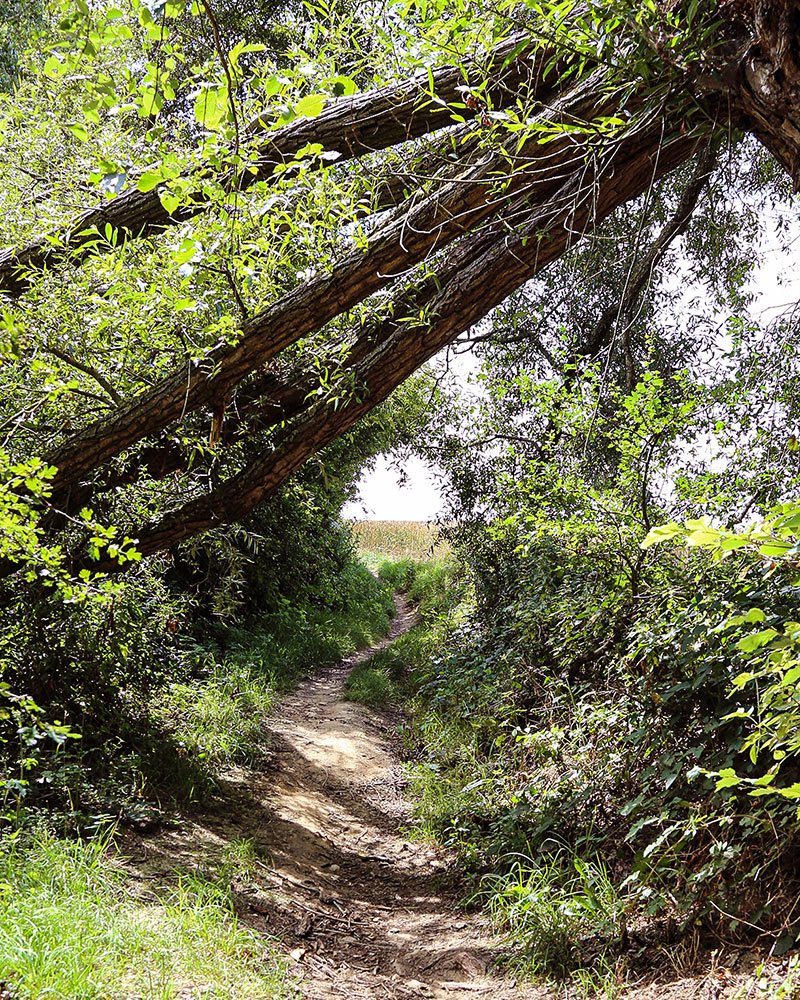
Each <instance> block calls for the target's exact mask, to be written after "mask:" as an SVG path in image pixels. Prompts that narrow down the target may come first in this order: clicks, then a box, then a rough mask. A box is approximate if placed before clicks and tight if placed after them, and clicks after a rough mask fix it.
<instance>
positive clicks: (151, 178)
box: [136, 170, 162, 192]
mask: <svg viewBox="0 0 800 1000" xmlns="http://www.w3.org/2000/svg"><path fill="white" fill-rule="evenodd" d="M161 179H162V178H161V172H160V171H155V170H149V171H148V172H147V173H144V174H142V176H141V177H140V178H139V181H138V183H137V185H136V187H137V188H138V190H139V191H144V192H147V191H152V190H153V188H154V187H157V186H158V185H159V184H160V183H161Z"/></svg>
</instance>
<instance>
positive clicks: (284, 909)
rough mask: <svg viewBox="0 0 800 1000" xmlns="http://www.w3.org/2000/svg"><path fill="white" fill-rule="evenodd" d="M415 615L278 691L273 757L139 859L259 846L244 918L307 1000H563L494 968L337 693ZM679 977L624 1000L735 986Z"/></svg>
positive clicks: (486, 931)
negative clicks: (405, 829) (277, 950)
mask: <svg viewBox="0 0 800 1000" xmlns="http://www.w3.org/2000/svg"><path fill="white" fill-rule="evenodd" d="M413 620H414V613H413V610H412V609H411V607H410V606H409V605H408V603H407V602H406V601H405V600H403V599H402V598H397V617H396V618H395V620H394V622H393V625H392V631H391V634H390V635H389V637H388V638H387V639H385V640H384V641H383V642H381V643H379V644H378V645H377V646H374V647H372V648H371V649H369V650H365V651H362V652H361V653H358V654H356V655H355V656H353V657H351V658H349V659H347V660H345V661H343V662H341V663H339V664H336V665H335V666H332V667H329V668H327V669H324V670H321V671H320V672H319V673H317V674H316V675H315V676H314V677H312V678H311V679H310V680H307V681H306V682H305V683H303V684H301V685H300V686H299V687H298V689H297V690H296V691H295V692H294V693H293V694H291V695H290V696H288V697H287V698H285V699H284V700H283V702H282V704H281V706H280V710H279V711H278V712H277V713H276V715H275V716H274V718H273V719H271V720H270V724H269V732H268V734H267V735H268V738H269V741H270V747H271V750H272V763H271V766H269V767H268V768H267V769H266V770H262V771H253V770H249V769H243V768H242V769H236V770H234V771H231V772H228V773H227V774H226V775H225V776H224V777H223V779H222V782H221V784H222V788H221V795H220V796H219V797H218V799H217V800H216V802H214V803H211V804H205V806H204V812H203V814H202V816H199V817H196V818H195V819H193V820H187V821H186V822H185V823H183V824H182V825H181V828H180V829H175V830H162V831H161V832H160V833H158V834H157V835H156V836H154V837H147V838H144V839H139V838H137V843H136V845H135V848H134V850H133V852H132V853H134V854H137V855H138V857H137V858H136V859H134V860H135V865H136V867H137V868H139V871H140V872H142V873H145V874H146V876H147V878H156V879H158V878H160V877H167V878H169V877H171V876H174V873H175V871H176V870H186V869H187V868H191V867H192V866H193V865H194V864H196V863H197V859H198V857H200V858H202V857H203V856H213V855H216V856H218V857H219V856H221V855H222V854H223V853H224V850H225V848H226V847H227V848H229V849H230V847H231V845H235V844H237V843H241V842H242V841H243V840H249V841H251V842H252V844H253V846H254V848H255V851H256V855H257V856H258V857H261V858H264V859H265V860H266V862H267V863H266V864H259V865H257V866H255V867H253V866H252V865H251V866H248V864H247V863H243V864H242V865H241V866H240V870H237V871H236V873H235V874H234V876H233V882H232V889H233V893H234V901H235V906H236V909H237V912H238V913H239V916H240V919H241V920H242V921H244V922H246V923H247V924H249V925H250V926H252V927H254V928H256V929H258V930H259V931H261V932H263V933H264V934H267V935H269V936H270V937H275V936H277V937H278V938H280V939H282V941H283V946H284V949H285V951H286V953H287V954H288V955H290V956H291V958H292V959H293V961H294V962H295V963H296V967H297V971H298V976H299V978H300V982H299V987H298V990H299V995H300V996H301V997H303V998H305V1000H339V998H348V1000H367V998H369V1000H372V998H389V1000H394V998H406V997H433V998H440V997H448V998H456V1000H458V998H470V997H476V998H480V997H483V998H500V997H504V998H512V1000H513V998H519V1000H555V997H554V994H553V993H551V992H550V991H548V990H547V989H545V988H542V987H537V986H534V985H533V984H531V983H530V982H527V981H524V980H523V981H520V982H517V981H516V979H515V978H514V976H513V975H512V974H511V973H508V972H504V971H503V969H502V966H498V964H497V960H498V959H499V958H500V957H501V956H502V953H503V946H502V943H501V942H500V941H498V940H497V939H496V938H495V937H493V936H492V934H491V929H490V928H489V926H488V925H487V923H486V921H485V920H483V919H481V918H479V917H475V916H470V915H465V914H464V913H463V911H461V910H459V908H458V905H457V893H456V891H455V890H454V889H452V888H448V883H449V881H450V880H449V879H448V874H449V872H450V870H451V868H452V863H453V859H451V858H448V857H447V855H446V854H444V853H443V852H442V851H439V850H436V849H434V848H432V847H427V846H424V845H420V844H418V843H410V842H409V841H407V840H405V839H404V838H403V837H402V836H401V835H400V833H399V828H400V827H401V826H402V824H403V822H404V821H405V820H407V819H408V817H409V805H408V803H407V802H406V801H405V800H404V798H403V794H402V789H403V784H404V782H403V776H402V768H401V766H400V765H399V762H398V760H397V758H396V757H395V755H394V754H393V752H392V749H391V747H390V744H389V740H388V732H387V727H386V723H385V721H384V720H382V719H381V717H380V716H378V715H376V714H374V713H371V712H370V711H369V710H367V709H365V708H363V707H362V706H359V705H355V704H353V703H350V702H346V701H344V700H342V686H343V684H344V681H345V679H346V678H347V675H348V674H349V672H350V671H351V670H352V668H353V666H354V665H355V664H356V663H359V662H361V661H363V660H365V659H367V658H368V657H369V656H371V655H372V654H373V653H375V652H376V651H377V650H378V649H382V648H384V647H385V646H386V645H388V643H389V642H391V641H392V640H393V639H394V638H396V637H397V636H398V635H400V634H401V633H402V632H404V631H406V630H407V629H408V628H409V627H410V626H411V624H413ZM209 808H210V809H212V810H213V811H211V812H209V811H208V810H209ZM127 846H128V848H131V847H132V846H133V845H130V844H129V845H127ZM653 971H654V972H655V971H657V970H653ZM663 971H664V972H667V970H666V969H665V970H663ZM675 971H676V970H674V969H673V970H672V975H669V974H667V975H666V976H664V979H666V980H667V982H664V981H663V980H662V982H660V983H658V984H655V983H654V984H651V985H650V986H649V987H648V986H645V987H644V988H642V987H640V988H639V989H635V990H632V991H631V992H630V993H626V996H628V997H630V998H631V1000H633V998H636V1000H655V998H656V997H658V998H659V1000H660V998H662V997H663V998H666V997H670V998H671V1000H672V998H674V1000H687V998H700V997H702V998H703V1000H706V998H708V1000H712V998H713V1000H718V998H720V997H722V996H729V995H731V993H732V992H733V991H732V989H731V986H732V985H737V984H738V983H741V982H742V980H741V979H740V978H739V977H731V978H729V976H730V973H729V972H728V970H724V972H723V970H721V969H719V967H717V968H715V969H712V970H711V973H710V974H709V973H708V970H706V975H703V976H700V977H695V976H691V977H689V978H686V979H681V978H680V976H676V975H675ZM721 973H722V975H721ZM660 978H661V977H659V979H660ZM670 980H671V982H670ZM737 980H738V983H737ZM558 995H559V996H560V997H563V996H565V995H568V994H567V993H565V992H560V993H559V994H558Z"/></svg>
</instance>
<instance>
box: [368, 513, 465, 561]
mask: <svg viewBox="0 0 800 1000" xmlns="http://www.w3.org/2000/svg"><path fill="white" fill-rule="evenodd" d="M353 532H354V534H355V536H356V541H357V543H358V547H359V549H360V550H361V551H362V552H372V553H375V554H377V555H381V556H386V557H389V558H392V559H429V558H430V557H431V555H437V556H441V555H444V554H445V553H446V552H449V551H450V546H449V545H448V544H447V542H444V541H441V540H440V539H439V529H438V527H436V525H429V524H428V523H427V522H425V521H353Z"/></svg>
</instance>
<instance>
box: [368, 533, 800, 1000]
mask: <svg viewBox="0 0 800 1000" xmlns="http://www.w3.org/2000/svg"><path fill="white" fill-rule="evenodd" d="M470 541H471V544H470V548H469V550H468V555H469V559H470V562H471V570H470V571H469V572H467V571H466V570H465V569H464V568H460V569H459V568H458V564H457V562H456V561H455V560H454V559H452V558H451V560H450V562H449V565H448V569H447V571H446V575H443V571H442V568H441V566H439V567H437V566H436V565H435V564H434V565H427V566H426V565H424V564H423V565H421V566H420V565H419V564H413V563H410V562H408V561H407V560H401V561H400V562H398V563H395V564H392V565H388V564H387V565H385V566H383V567H382V568H381V574H382V576H384V577H385V578H387V579H390V580H392V582H393V584H394V585H396V586H399V587H400V588H404V589H406V590H407V592H409V593H410V594H411V595H412V597H413V598H414V599H415V600H416V601H418V602H420V607H421V608H422V609H424V610H423V612H422V614H421V618H420V623H419V624H418V625H417V627H416V628H414V629H412V631H411V632H409V633H408V634H407V635H406V636H403V637H402V638H401V639H400V640H398V641H397V642H395V643H393V644H392V646H391V647H390V648H389V649H387V650H386V651H385V652H383V653H381V654H379V655H378V656H376V657H375V658H373V660H372V661H370V662H369V663H367V664H365V665H363V666H362V667H361V668H359V671H357V672H354V677H353V681H352V682H351V686H350V691H351V696H352V697H355V698H362V699H363V700H365V701H368V702H370V703H372V704H382V705H388V704H400V705H402V707H403V712H404V721H403V723H402V725H401V728H400V732H401V735H402V738H403V741H404V745H405V748H406V754H407V758H408V765H407V767H408V772H409V777H410V786H411V795H412V798H413V801H414V803H415V816H414V827H415V832H416V834H417V835H418V836H422V837H430V838H435V839H437V840H438V841H440V842H441V843H443V844H445V845H447V846H448V847H450V848H455V849H456V850H457V851H458V852H459V854H460V857H461V859H462V864H463V867H464V869H465V871H466V872H467V873H468V875H469V879H470V884H471V889H470V891H469V895H470V898H471V900H472V902H473V903H474V904H476V905H481V906H483V907H484V908H485V909H486V910H487V911H488V912H489V913H490V914H491V915H492V916H493V917H494V919H495V921H496V923H497V924H498V926H499V927H500V928H502V929H504V931H505V933H507V934H508V935H509V937H510V939H511V940H513V941H514V942H515V953H516V955H517V956H518V958H519V957H524V967H525V969H527V970H528V971H537V972H539V973H541V974H547V975H557V976H567V977H568V978H570V979H571V980H572V982H573V984H574V986H575V988H577V989H579V991H583V992H585V993H586V994H587V995H591V993H592V992H593V991H594V992H601V993H603V995H608V996H611V995H615V994H616V992H617V991H618V990H620V989H621V988H622V986H623V985H624V983H625V982H626V981H627V976H628V971H627V970H633V969H636V968H637V967H646V966H647V965H648V964H649V963H650V962H651V961H652V959H653V955H654V954H655V953H658V952H659V950H660V949H663V948H665V947H668V946H670V944H676V943H677V942H679V941H680V939H681V937H682V936H683V935H685V934H696V933H699V934H700V935H701V936H702V937H703V939H704V940H706V941H708V942H715V941H723V942H733V943H735V944H737V945H740V944H742V943H753V942H757V941H758V940H765V941H767V943H768V948H770V949H772V951H773V955H775V954H783V953H786V952H787V951H788V950H791V949H792V948H793V947H794V946H795V942H796V941H797V939H798V935H799V934H800V923H799V922H798V919H799V918H798V913H797V909H796V905H795V904H796V898H797V895H796V888H797V885H796V879H795V862H796V858H797V857H798V853H799V848H800V839H799V838H798V836H797V834H798V821H797V816H796V804H793V803H792V802H787V801H785V800H784V801H780V800H778V799H777V797H774V796H773V797H772V798H771V799H766V798H763V797H762V798H752V797H748V796H747V795H746V794H743V793H742V791H741V790H740V789H739V788H730V787H724V784H725V783H724V782H723V783H722V784H723V787H722V788H719V789H717V788H716V784H717V779H716V776H717V775H719V774H720V773H722V774H727V773H728V771H727V770H726V769H730V768H732V767H734V766H735V767H736V768H737V771H738V773H740V774H744V775H750V776H751V777H752V778H753V779H755V777H756V776H757V775H758V774H759V773H762V772H761V771H759V768H758V766H757V765H756V764H754V763H753V762H748V761H747V760H745V759H743V758H742V755H741V754H739V749H740V747H741V745H742V741H743V738H744V733H745V731H746V729H745V727H746V725H747V720H748V718H749V713H751V712H752V705H751V702H750V701H748V698H750V697H751V696H750V694H749V692H745V693H742V691H741V688H740V689H739V691H738V693H737V692H736V691H734V690H733V688H732V680H733V678H734V677H735V676H736V675H737V674H739V673H740V672H741V671H742V669H743V668H744V661H743V659H742V657H741V654H740V653H739V652H738V651H737V648H736V647H735V646H734V645H733V644H731V643H726V639H725V636H724V635H723V634H720V632H719V631H718V630H717V631H715V626H716V625H717V624H718V622H719V621H720V620H721V619H722V618H724V617H725V614H726V610H727V613H730V609H731V608H733V609H735V610H737V611H742V612H746V611H747V608H748V607H750V606H759V607H769V608H771V609H772V611H771V613H772V615H773V617H776V620H777V617H779V616H780V615H781V614H782V615H783V616H784V617H786V616H787V615H791V614H792V608H793V606H794V604H795V603H796V594H795V590H794V589H793V588H792V587H789V588H788V589H787V587H786V584H785V582H782V581H780V580H778V579H775V580H772V581H766V582H764V583H763V584H760V585H759V586H756V587H755V589H753V587H752V586H749V585H748V587H747V588H745V587H744V586H743V585H741V584H739V583H737V582H736V579H735V574H732V573H731V572H730V571H728V570H727V569H725V568H724V567H723V568H722V569H720V570H714V571H712V570H711V569H710V568H703V564H702V561H701V562H698V561H697V560H694V561H693V560H690V559H687V558H683V557H679V558H678V559H673V558H672V557H668V558H664V559H662V561H661V563H660V564H657V565H656V566H655V568H654V570H653V573H654V574H655V575H654V577H653V580H652V583H651V585H650V586H651V587H652V589H651V590H650V591H649V592H645V593H644V594H642V595H641V596H640V597H639V598H638V601H637V605H638V606H637V608H636V613H635V614H632V613H631V605H630V600H629V599H626V597H625V595H624V593H620V590H619V583H618V581H617V580H615V579H614V578H613V576H612V575H611V574H609V575H607V576H606V575H604V573H603V571H602V567H603V566H604V564H605V563H606V562H607V561H610V560H611V558H612V556H611V555H610V554H609V553H608V550H607V549H605V548H604V547H605V546H607V545H613V544H614V543H613V542H609V541H608V540H606V539H603V538H601V537H597V538H595V539H594V540H587V539H584V538H578V539H570V538H566V537H559V536H558V535H557V534H556V533H554V534H553V535H551V536H550V537H539V538H534V539H530V538H529V539H526V540H525V545H524V546H523V545H520V539H519V537H517V536H513V537H506V536H504V533H503V530H502V529H501V530H495V531H494V535H493V537H487V538H486V539H484V542H483V544H484V548H483V550H481V549H480V548H479V547H478V546H476V545H475V539H474V538H473V539H471V540H470ZM706 567H707V563H706ZM698 571H699V572H702V573H704V580H703V587H702V588H701V589H698V587H697V586H696V584H695V582H694V579H695V574H696V573H697V572H698ZM737 572H739V570H738V569H737ZM473 587H474V588H475V589H474V591H473V590H472V588H473ZM595 650H596V651H597V652H595ZM790 764H791V762H789V763H787V762H784V765H783V766H784V767H785V768H786V773H787V774H791V773H793V771H792V767H791V766H790ZM762 771H763V766H762ZM640 971H641V968H640Z"/></svg>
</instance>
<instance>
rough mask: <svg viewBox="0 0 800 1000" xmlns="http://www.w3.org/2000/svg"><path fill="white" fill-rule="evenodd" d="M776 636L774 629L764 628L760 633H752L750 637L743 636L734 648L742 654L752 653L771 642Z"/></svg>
mask: <svg viewBox="0 0 800 1000" xmlns="http://www.w3.org/2000/svg"><path fill="white" fill-rule="evenodd" d="M778 634H779V633H778V632H777V631H776V630H775V629H774V628H765V629H764V630H763V631H761V632H754V633H753V634H752V635H746V636H744V638H743V639H740V640H739V641H738V642H737V643H736V647H737V649H740V650H741V651H742V652H743V653H752V652H754V651H755V650H756V649H760V648H761V647H762V646H766V644H767V643H768V642H772V640H773V639H774V638H775V637H776V636H777V635H778Z"/></svg>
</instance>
